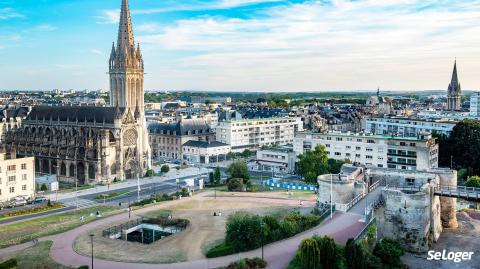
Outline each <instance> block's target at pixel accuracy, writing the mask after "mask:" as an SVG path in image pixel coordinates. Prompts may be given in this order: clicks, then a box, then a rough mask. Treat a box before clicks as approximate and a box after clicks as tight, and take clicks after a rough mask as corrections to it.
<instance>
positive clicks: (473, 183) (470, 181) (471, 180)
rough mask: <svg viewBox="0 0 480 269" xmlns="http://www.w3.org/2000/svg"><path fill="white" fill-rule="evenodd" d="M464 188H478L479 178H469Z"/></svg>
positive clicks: (479, 184)
mask: <svg viewBox="0 0 480 269" xmlns="http://www.w3.org/2000/svg"><path fill="white" fill-rule="evenodd" d="M465 186H467V187H474V188H480V177H479V176H473V177H470V178H469V179H468V180H467V182H465Z"/></svg>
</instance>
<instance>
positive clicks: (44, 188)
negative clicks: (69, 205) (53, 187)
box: [40, 183, 48, 191]
mask: <svg viewBox="0 0 480 269" xmlns="http://www.w3.org/2000/svg"><path fill="white" fill-rule="evenodd" d="M40 190H41V191H48V188H47V185H46V184H45V183H43V184H42V186H41V187H40Z"/></svg>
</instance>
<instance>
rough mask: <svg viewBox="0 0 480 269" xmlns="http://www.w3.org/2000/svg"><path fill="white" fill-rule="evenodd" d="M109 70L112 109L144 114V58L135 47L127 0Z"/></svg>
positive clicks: (124, 1)
mask: <svg viewBox="0 0 480 269" xmlns="http://www.w3.org/2000/svg"><path fill="white" fill-rule="evenodd" d="M109 67H110V72H109V73H110V104H111V106H119V107H125V108H130V109H132V110H135V113H142V114H143V109H144V101H143V99H144V90H143V75H144V70H143V58H142V52H141V51H140V45H139V44H138V45H137V46H135V40H134V37H133V30H132V22H131V18H130V10H129V7H128V0H122V9H121V13H120V25H119V28H118V40H117V44H116V46H115V44H113V45H112V52H111V54H110V64H109ZM137 110H138V111H137Z"/></svg>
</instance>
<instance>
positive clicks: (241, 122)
mask: <svg viewBox="0 0 480 269" xmlns="http://www.w3.org/2000/svg"><path fill="white" fill-rule="evenodd" d="M301 131H303V122H302V120H301V118H298V117H295V118H289V117H276V118H260V119H235V120H233V119H232V120H228V121H221V122H219V123H218V125H217V127H216V140H217V141H219V142H222V143H225V144H229V145H230V146H231V148H232V151H234V152H241V151H243V150H245V149H258V148H260V147H262V146H272V145H286V144H291V143H293V138H294V136H295V134H296V133H297V132H301Z"/></svg>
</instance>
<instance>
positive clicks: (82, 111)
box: [26, 106, 125, 124]
mask: <svg viewBox="0 0 480 269" xmlns="http://www.w3.org/2000/svg"><path fill="white" fill-rule="evenodd" d="M118 109H119V110H120V113H122V114H123V112H124V111H125V108H118ZM116 113H117V108H116V107H97V106H36V107H34V108H33V109H32V111H31V112H30V114H29V115H28V117H27V118H26V120H27V121H28V120H36V119H38V120H43V119H45V120H50V118H51V119H52V120H58V119H59V120H60V121H67V120H68V121H77V120H78V121H79V122H84V121H85V120H86V121H87V122H92V123H93V122H98V123H102V122H103V121H104V120H105V123H111V124H113V123H114V122H115V115H116Z"/></svg>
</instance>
